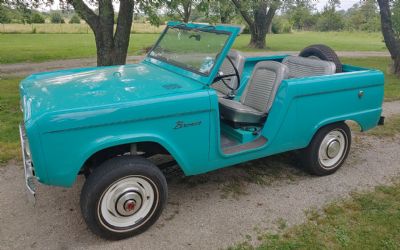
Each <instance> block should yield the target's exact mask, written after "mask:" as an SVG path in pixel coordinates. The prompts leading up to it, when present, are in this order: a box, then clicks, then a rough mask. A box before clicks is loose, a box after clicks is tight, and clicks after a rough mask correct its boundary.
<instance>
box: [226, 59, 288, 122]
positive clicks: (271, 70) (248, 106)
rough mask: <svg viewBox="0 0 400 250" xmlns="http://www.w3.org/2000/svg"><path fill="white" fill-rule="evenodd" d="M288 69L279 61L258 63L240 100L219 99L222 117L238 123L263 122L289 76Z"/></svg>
mask: <svg viewBox="0 0 400 250" xmlns="http://www.w3.org/2000/svg"><path fill="white" fill-rule="evenodd" d="M288 71H289V69H288V68H287V66H285V65H284V64H282V63H279V62H274V61H264V62H259V63H257V64H256V65H255V66H254V70H253V72H252V75H251V77H250V79H249V82H248V84H247V86H246V88H245V90H244V92H243V94H242V96H241V98H240V101H236V100H230V99H225V98H220V99H219V109H220V114H221V117H222V119H224V120H226V121H230V122H233V123H234V124H236V125H237V124H239V125H241V124H243V125H245V124H259V123H262V122H263V121H264V119H265V117H266V115H267V113H268V112H269V110H270V109H271V106H272V103H273V101H274V99H275V95H276V92H277V91H278V88H279V86H280V84H281V82H282V80H283V79H286V78H287V76H288Z"/></svg>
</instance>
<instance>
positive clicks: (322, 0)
mask: <svg viewBox="0 0 400 250" xmlns="http://www.w3.org/2000/svg"><path fill="white" fill-rule="evenodd" d="M314 1H315V6H316V8H317V9H318V10H322V8H323V7H324V6H325V4H326V3H327V2H328V0H314ZM340 2H341V5H340V8H339V9H341V10H347V9H349V8H350V7H351V6H353V4H355V3H358V2H360V0H341V1H340ZM59 8H60V6H59V0H55V1H54V4H53V5H52V6H51V9H52V10H57V9H59Z"/></svg>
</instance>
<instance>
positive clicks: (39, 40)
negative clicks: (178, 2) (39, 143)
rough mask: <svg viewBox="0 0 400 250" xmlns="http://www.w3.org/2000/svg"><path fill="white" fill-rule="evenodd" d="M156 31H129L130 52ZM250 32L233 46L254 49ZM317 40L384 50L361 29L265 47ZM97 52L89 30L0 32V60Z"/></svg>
mask: <svg viewBox="0 0 400 250" xmlns="http://www.w3.org/2000/svg"><path fill="white" fill-rule="evenodd" d="M158 36H159V35H158V34H132V36H131V43H130V48H129V54H130V55H133V54H138V53H141V51H142V50H143V48H146V47H149V46H151V45H152V44H153V43H154V42H155V41H156V40H157V38H158ZM249 39H250V36H249V35H241V36H239V37H238V38H237V40H236V43H235V45H234V48H236V49H239V50H242V51H257V50H254V49H249V48H247V44H248V42H249ZM316 43H324V44H327V45H329V46H331V47H332V48H334V49H335V50H338V51H352V50H358V51H385V50H386V47H385V45H384V43H383V42H382V36H381V34H380V33H360V32H354V33H350V32H325V33H319V32H296V33H292V34H280V35H268V37H267V46H268V50H272V51H287V50H289V51H292V50H301V49H302V48H304V47H306V46H308V45H310V44H316ZM95 55H96V49H95V43H94V37H93V35H92V34H0V64H6V63H18V62H42V61H47V60H60V59H71V58H83V57H91V56H95Z"/></svg>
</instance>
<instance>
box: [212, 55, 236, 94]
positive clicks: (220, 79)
mask: <svg viewBox="0 0 400 250" xmlns="http://www.w3.org/2000/svg"><path fill="white" fill-rule="evenodd" d="M226 58H227V59H228V61H229V62H230V63H231V65H232V67H233V70H234V71H235V73H234V74H229V75H219V76H217V77H215V78H214V82H218V81H222V83H223V84H224V85H225V86H226V87H227V88H228V89H230V90H232V91H236V90H238V89H239V87H240V74H239V71H238V69H237V68H236V66H235V64H234V63H233V61H232V59H231V58H230V57H229V56H227V57H226ZM232 76H236V77H237V80H238V81H237V84H236V88H232V87H231V86H229V84H227V83H226V82H225V80H224V79H225V78H227V77H232Z"/></svg>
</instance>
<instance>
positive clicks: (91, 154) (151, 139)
mask: <svg viewBox="0 0 400 250" xmlns="http://www.w3.org/2000/svg"><path fill="white" fill-rule="evenodd" d="M132 144H136V145H137V146H138V147H140V148H152V150H153V151H157V153H165V154H169V155H171V157H172V158H173V159H174V160H175V161H176V162H177V163H178V165H179V167H180V168H181V169H182V171H183V172H184V173H186V169H185V166H186V164H185V161H184V159H183V157H182V156H181V155H180V154H179V153H178V150H177V149H176V147H175V146H173V145H172V144H169V143H167V142H166V141H165V140H163V139H162V138H160V137H157V136H143V137H134V138H126V139H121V138H118V140H109V141H104V142H103V143H101V144H98V143H97V144H96V146H93V147H89V149H88V150H87V151H86V152H85V153H84V156H83V159H84V160H83V161H82V162H81V164H80V168H79V170H78V172H77V173H76V174H77V175H78V174H79V173H81V172H82V171H84V170H85V169H86V168H87V166H90V164H89V163H90V161H92V160H93V159H96V158H97V157H105V158H104V160H107V159H110V158H112V157H113V156H112V155H113V154H114V153H116V154H118V153H121V152H122V151H127V150H128V152H129V150H130V146H131V145H132ZM143 146H144V147H143ZM107 156H110V157H107ZM114 156H115V155H114ZM103 162H104V161H103Z"/></svg>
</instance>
